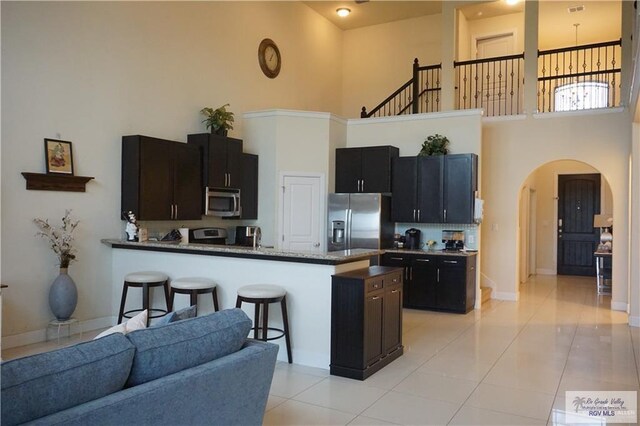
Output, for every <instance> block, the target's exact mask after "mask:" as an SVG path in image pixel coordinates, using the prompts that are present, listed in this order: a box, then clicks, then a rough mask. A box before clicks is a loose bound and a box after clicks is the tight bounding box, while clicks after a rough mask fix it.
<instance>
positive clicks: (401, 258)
mask: <svg viewBox="0 0 640 426" xmlns="http://www.w3.org/2000/svg"><path fill="white" fill-rule="evenodd" d="M391 260H404V257H392V258H391Z"/></svg>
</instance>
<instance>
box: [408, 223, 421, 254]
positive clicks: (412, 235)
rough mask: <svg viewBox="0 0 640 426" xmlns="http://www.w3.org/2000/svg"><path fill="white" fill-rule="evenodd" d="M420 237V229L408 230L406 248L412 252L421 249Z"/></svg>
mask: <svg viewBox="0 0 640 426" xmlns="http://www.w3.org/2000/svg"><path fill="white" fill-rule="evenodd" d="M420 235H421V232H420V230H419V229H416V228H410V229H407V232H405V233H404V240H405V242H404V247H405V248H408V249H410V250H418V249H419V248H420Z"/></svg>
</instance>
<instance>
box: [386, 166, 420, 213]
mask: <svg viewBox="0 0 640 426" xmlns="http://www.w3.org/2000/svg"><path fill="white" fill-rule="evenodd" d="M392 163H393V165H392V170H393V179H392V183H391V185H392V192H393V196H392V197H391V221H392V222H405V223H413V222H415V221H416V183H417V179H418V171H417V158H416V157H397V158H394V159H393V160H392Z"/></svg>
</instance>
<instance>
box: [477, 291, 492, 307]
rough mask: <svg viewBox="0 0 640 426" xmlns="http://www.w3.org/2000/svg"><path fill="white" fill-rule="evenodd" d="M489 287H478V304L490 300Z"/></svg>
mask: <svg viewBox="0 0 640 426" xmlns="http://www.w3.org/2000/svg"><path fill="white" fill-rule="evenodd" d="M492 291H493V289H492V288H491V287H480V305H484V304H485V302H487V301H489V300H491V292H492Z"/></svg>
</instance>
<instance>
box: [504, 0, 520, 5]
mask: <svg viewBox="0 0 640 426" xmlns="http://www.w3.org/2000/svg"><path fill="white" fill-rule="evenodd" d="M506 1H507V4H508V5H509V6H513V5H514V4H516V3H518V2H519V1H520V0H506Z"/></svg>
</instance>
